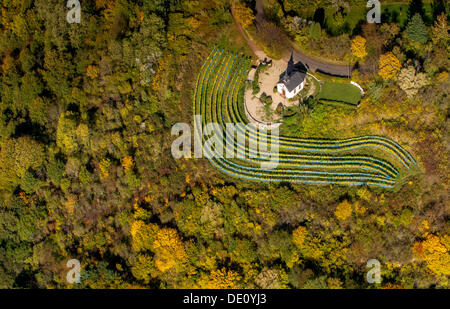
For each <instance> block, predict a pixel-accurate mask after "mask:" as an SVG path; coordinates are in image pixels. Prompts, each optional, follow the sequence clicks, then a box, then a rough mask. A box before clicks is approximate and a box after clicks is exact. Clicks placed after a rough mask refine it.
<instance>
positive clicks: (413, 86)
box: [398, 66, 427, 99]
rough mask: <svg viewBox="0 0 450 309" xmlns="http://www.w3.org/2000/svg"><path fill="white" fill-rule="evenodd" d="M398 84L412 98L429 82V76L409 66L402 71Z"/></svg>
mask: <svg viewBox="0 0 450 309" xmlns="http://www.w3.org/2000/svg"><path fill="white" fill-rule="evenodd" d="M398 84H399V86H400V88H401V89H402V90H403V91H404V92H405V93H406V95H407V96H408V98H409V99H412V98H413V97H414V96H415V95H416V94H417V92H418V91H419V89H420V88H422V87H423V86H425V85H426V84H427V76H426V75H425V73H417V72H416V69H415V68H414V67H413V66H409V67H407V68H403V69H402V70H401V71H400V74H399V76H398Z"/></svg>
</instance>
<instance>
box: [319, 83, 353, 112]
mask: <svg viewBox="0 0 450 309" xmlns="http://www.w3.org/2000/svg"><path fill="white" fill-rule="evenodd" d="M319 100H323V101H325V102H326V101H332V102H337V103H343V104H349V105H353V106H358V104H359V101H360V100H361V92H360V90H359V89H358V87H355V86H353V85H352V84H342V83H335V82H331V81H325V82H324V84H323V85H322V91H321V92H320V94H319Z"/></svg>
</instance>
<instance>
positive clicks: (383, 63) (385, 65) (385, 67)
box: [378, 52, 402, 80]
mask: <svg viewBox="0 0 450 309" xmlns="http://www.w3.org/2000/svg"><path fill="white" fill-rule="evenodd" d="M401 68H402V64H401V63H400V60H398V58H397V57H396V56H395V55H394V54H393V53H392V52H388V53H386V54H383V55H381V56H380V70H379V71H378V75H380V76H381V77H382V78H383V79H384V80H389V79H396V78H397V75H398V73H399V72H400V69H401Z"/></svg>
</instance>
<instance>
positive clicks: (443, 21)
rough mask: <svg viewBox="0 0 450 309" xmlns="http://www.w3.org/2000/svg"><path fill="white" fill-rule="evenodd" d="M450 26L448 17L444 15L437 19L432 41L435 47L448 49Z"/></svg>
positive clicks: (432, 29) (433, 28)
mask: <svg viewBox="0 0 450 309" xmlns="http://www.w3.org/2000/svg"><path fill="white" fill-rule="evenodd" d="M448 31H449V26H448V24H447V15H446V14H445V13H442V14H441V15H439V16H438V17H437V20H436V22H435V23H434V26H433V27H432V28H431V32H432V38H431V39H432V41H433V43H434V44H435V45H440V46H442V47H447V45H448V41H449V34H448Z"/></svg>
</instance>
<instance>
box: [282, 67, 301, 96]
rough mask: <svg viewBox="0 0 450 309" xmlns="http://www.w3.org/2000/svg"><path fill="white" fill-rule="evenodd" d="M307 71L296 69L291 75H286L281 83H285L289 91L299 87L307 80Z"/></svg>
mask: <svg viewBox="0 0 450 309" xmlns="http://www.w3.org/2000/svg"><path fill="white" fill-rule="evenodd" d="M305 77H306V73H305V72H299V71H295V72H293V73H292V74H291V75H290V76H287V77H284V78H283V79H282V80H281V81H280V83H283V84H284V85H285V86H286V88H287V89H288V91H289V92H291V91H292V90H294V89H295V88H297V86H298V85H300V84H301V83H303V81H304V80H305Z"/></svg>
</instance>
